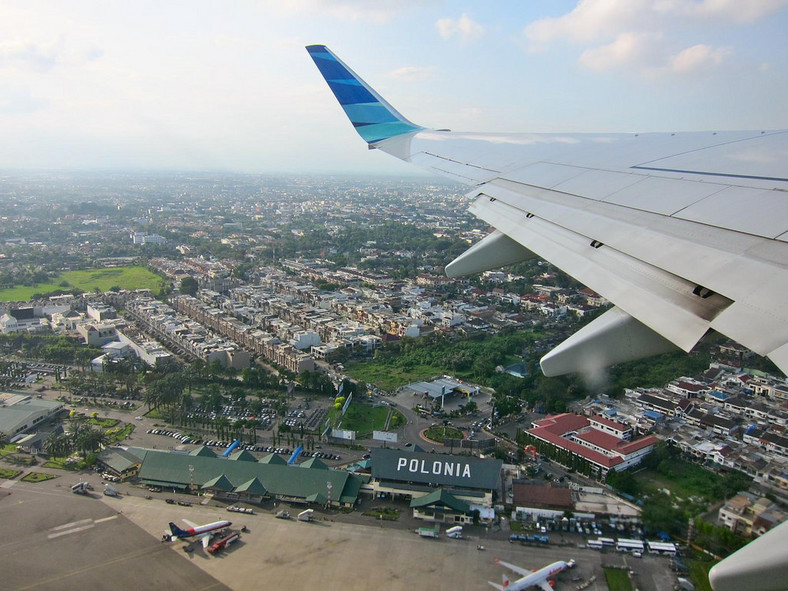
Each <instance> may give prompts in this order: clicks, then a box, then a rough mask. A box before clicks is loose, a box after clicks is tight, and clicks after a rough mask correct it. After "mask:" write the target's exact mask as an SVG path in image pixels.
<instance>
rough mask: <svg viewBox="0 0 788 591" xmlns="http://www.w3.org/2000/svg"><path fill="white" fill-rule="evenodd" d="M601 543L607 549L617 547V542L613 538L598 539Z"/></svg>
mask: <svg viewBox="0 0 788 591" xmlns="http://www.w3.org/2000/svg"><path fill="white" fill-rule="evenodd" d="M597 539H598V540H599V543H600V544H602V545H603V546H605V547H607V548H612V547H613V546H615V545H616V541H615V540H614V539H613V538H597Z"/></svg>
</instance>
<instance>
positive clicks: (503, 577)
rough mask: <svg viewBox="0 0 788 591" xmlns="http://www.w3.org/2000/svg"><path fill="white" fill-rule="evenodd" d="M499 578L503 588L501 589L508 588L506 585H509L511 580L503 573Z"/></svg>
mask: <svg viewBox="0 0 788 591" xmlns="http://www.w3.org/2000/svg"><path fill="white" fill-rule="evenodd" d="M501 579H503V587H502V588H503V589H506V588H508V587H509V584H510V583H511V582H512V581H511V580H510V579H509V577H507V576H506V575H505V574H503V575H501Z"/></svg>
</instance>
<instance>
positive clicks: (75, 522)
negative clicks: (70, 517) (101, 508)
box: [49, 519, 93, 531]
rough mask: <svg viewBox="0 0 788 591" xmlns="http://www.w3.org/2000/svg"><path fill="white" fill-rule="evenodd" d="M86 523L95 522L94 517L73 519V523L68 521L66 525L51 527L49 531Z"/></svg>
mask: <svg viewBox="0 0 788 591" xmlns="http://www.w3.org/2000/svg"><path fill="white" fill-rule="evenodd" d="M86 523H93V520H92V519H80V520H79V521H72V522H71V523H66V524H64V525H58V526H57V527H50V528H49V531H59V530H61V529H68V528H69V527H77V526H78V525H85V524H86Z"/></svg>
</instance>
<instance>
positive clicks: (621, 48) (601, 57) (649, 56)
mask: <svg viewBox="0 0 788 591" xmlns="http://www.w3.org/2000/svg"><path fill="white" fill-rule="evenodd" d="M661 38H662V35H660V34H659V33H621V34H620V35H619V36H618V37H616V39H615V41H613V42H612V43H610V44H608V45H601V46H599V47H594V48H591V49H586V50H585V51H584V52H583V53H582V54H580V58H579V60H578V63H579V64H580V65H581V66H583V67H584V68H588V69H589V70H596V71H603V70H611V69H614V68H621V67H628V66H638V67H654V66H656V64H657V63H658V60H659V57H658V52H659V45H660V40H661Z"/></svg>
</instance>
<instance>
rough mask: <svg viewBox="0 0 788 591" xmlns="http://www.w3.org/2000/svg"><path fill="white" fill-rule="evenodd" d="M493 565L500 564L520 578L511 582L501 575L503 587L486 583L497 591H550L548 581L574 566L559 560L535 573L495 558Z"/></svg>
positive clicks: (572, 562)
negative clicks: (531, 589) (531, 590)
mask: <svg viewBox="0 0 788 591" xmlns="http://www.w3.org/2000/svg"><path fill="white" fill-rule="evenodd" d="M495 564H500V565H501V566H504V567H506V568H508V569H509V570H512V571H514V572H516V573H517V574H518V575H521V576H522V578H520V579H517V580H516V581H511V580H509V577H507V576H506V575H503V585H499V584H498V583H493V582H491V581H488V582H489V583H490V585H492V586H493V587H495V588H496V589H498V591H524V590H525V589H528V588H529V587H541V588H542V589H543V591H552V589H553V588H552V587H551V586H550V582H549V581H548V579H549V578H550V577H552V576H555V575H557V574H558V573H560V572H561V571H562V570H565V569H567V568H572V567H573V566H574V565H575V561H574V560H570V561H569V562H564V561H563V560H559V561H557V562H554V563H552V564H548V565H547V566H545V567H544V568H540V569H539V570H536V571H530V570H528V569H525V568H520V567H519V566H515V565H513V564H510V563H508V562H504V561H503V560H498V559H497V558H496V559H495Z"/></svg>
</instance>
